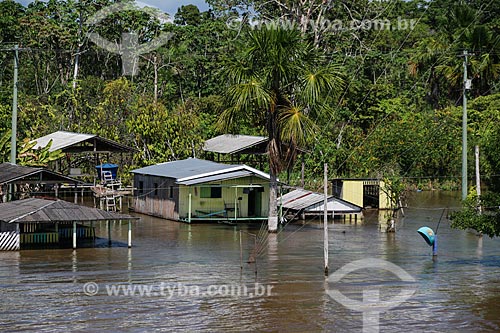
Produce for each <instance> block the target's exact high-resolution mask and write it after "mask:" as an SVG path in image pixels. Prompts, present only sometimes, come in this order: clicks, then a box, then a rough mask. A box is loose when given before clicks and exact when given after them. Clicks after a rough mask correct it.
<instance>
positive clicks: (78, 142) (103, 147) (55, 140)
mask: <svg viewBox="0 0 500 333" xmlns="http://www.w3.org/2000/svg"><path fill="white" fill-rule="evenodd" d="M32 142H36V145H35V146H34V149H37V148H41V147H46V146H47V145H48V144H49V142H52V145H51V146H50V149H49V151H56V150H61V151H62V152H63V153H65V154H66V158H65V159H63V160H60V161H58V163H57V165H56V171H62V172H67V173H68V174H69V175H70V176H74V177H82V176H95V175H92V174H87V175H85V174H82V163H87V164H88V163H92V164H93V165H92V166H88V165H87V166H85V165H84V166H85V167H87V171H88V172H91V170H92V171H93V170H94V167H95V166H97V165H100V164H101V161H102V157H103V156H105V159H106V161H108V162H109V159H110V154H120V157H119V159H120V164H122V161H121V160H122V159H123V154H131V153H133V152H135V151H136V150H135V149H134V148H131V147H128V146H125V145H123V144H121V143H118V142H116V141H113V140H109V139H106V138H103V137H101V136H98V135H96V134H85V133H73V132H67V131H57V132H54V133H50V134H48V135H45V136H42V137H40V138H37V139H34V140H32ZM75 155H81V156H82V157H85V158H79V159H76V158H74V157H75ZM87 157H90V161H89V160H88V158H87ZM97 176H99V175H97Z"/></svg>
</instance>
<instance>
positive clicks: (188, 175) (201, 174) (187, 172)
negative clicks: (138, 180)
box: [131, 158, 269, 185]
mask: <svg viewBox="0 0 500 333" xmlns="http://www.w3.org/2000/svg"><path fill="white" fill-rule="evenodd" d="M131 172H132V173H135V174H143V175H150V176H157V177H166V178H173V179H175V180H176V181H177V183H178V184H182V185H192V184H200V183H206V182H209V181H215V180H223V179H232V178H239V177H244V176H248V175H255V176H257V177H260V178H263V179H266V180H269V175H268V174H267V173H265V172H262V171H259V170H257V169H254V168H252V167H249V166H248V165H244V164H243V165H230V164H221V163H216V162H212V161H206V160H200V159H197V158H188V159H185V160H179V161H172V162H166V163H160V164H156V165H151V166H148V167H144V168H141V169H136V170H132V171H131ZM238 172H240V173H239V174H238ZM238 175H240V176H238Z"/></svg>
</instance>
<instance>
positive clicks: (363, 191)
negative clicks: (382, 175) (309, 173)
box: [333, 178, 394, 209]
mask: <svg viewBox="0 0 500 333" xmlns="http://www.w3.org/2000/svg"><path fill="white" fill-rule="evenodd" d="M389 193H390V189H389V187H388V186H387V185H386V183H385V182H384V181H383V180H381V179H375V178H363V179H353V178H338V179H334V180H333V194H334V196H336V197H338V198H341V199H343V200H345V201H348V202H350V203H353V204H355V205H357V206H361V207H363V208H376V209H392V208H393V206H394V204H393V203H392V202H391V199H390V196H389V195H388V194H389Z"/></svg>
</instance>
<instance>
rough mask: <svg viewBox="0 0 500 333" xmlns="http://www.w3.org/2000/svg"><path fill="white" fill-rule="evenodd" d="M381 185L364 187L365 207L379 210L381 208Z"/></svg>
mask: <svg viewBox="0 0 500 333" xmlns="http://www.w3.org/2000/svg"><path fill="white" fill-rule="evenodd" d="M379 191H380V186H379V185H363V207H364V208H378V207H379Z"/></svg>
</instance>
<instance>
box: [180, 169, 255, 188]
mask: <svg viewBox="0 0 500 333" xmlns="http://www.w3.org/2000/svg"><path fill="white" fill-rule="evenodd" d="M251 175H253V173H251V172H250V171H246V170H242V171H232V172H225V173H221V174H217V175H213V176H207V177H201V178H195V179H191V180H185V181H179V182H177V183H178V184H180V185H196V184H203V183H209V182H216V181H221V180H228V179H236V178H241V177H246V176H251Z"/></svg>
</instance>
